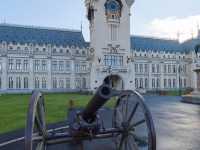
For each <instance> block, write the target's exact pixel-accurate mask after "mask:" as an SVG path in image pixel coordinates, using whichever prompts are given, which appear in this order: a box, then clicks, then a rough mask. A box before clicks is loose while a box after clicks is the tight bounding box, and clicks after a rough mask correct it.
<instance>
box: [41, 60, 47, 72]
mask: <svg viewBox="0 0 200 150" xmlns="http://www.w3.org/2000/svg"><path fill="white" fill-rule="evenodd" d="M46 70H47V61H46V60H42V71H46Z"/></svg>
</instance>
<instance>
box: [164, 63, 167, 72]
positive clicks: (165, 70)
mask: <svg viewBox="0 0 200 150" xmlns="http://www.w3.org/2000/svg"><path fill="white" fill-rule="evenodd" d="M164 73H167V65H166V64H164Z"/></svg>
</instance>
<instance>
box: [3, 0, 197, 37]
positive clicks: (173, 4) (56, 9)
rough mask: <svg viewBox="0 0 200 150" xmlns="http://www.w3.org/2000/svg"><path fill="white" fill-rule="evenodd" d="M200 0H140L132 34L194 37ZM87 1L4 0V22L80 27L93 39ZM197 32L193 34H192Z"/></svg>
mask: <svg viewBox="0 0 200 150" xmlns="http://www.w3.org/2000/svg"><path fill="white" fill-rule="evenodd" d="M199 6H200V0H136V2H135V4H134V6H133V7H132V9H131V13H132V16H131V33H132V34H136V35H145V36H157V37H164V38H173V39H175V38H177V33H179V34H178V35H180V38H181V40H185V39H187V38H191V36H192V35H193V36H196V34H197V24H198V23H199V24H200V9H199ZM85 16H86V15H85V7H84V0H3V1H1V5H0V22H6V23H13V24H22V25H36V26H46V27H58V28H69V29H80V26H81V22H82V23H83V33H84V36H85V38H86V39H87V40H88V39H89V36H88V35H89V34H88V22H87V19H86V17H85ZM192 33H193V34H192Z"/></svg>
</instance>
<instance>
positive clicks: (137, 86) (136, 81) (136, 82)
mask: <svg viewBox="0 0 200 150" xmlns="http://www.w3.org/2000/svg"><path fill="white" fill-rule="evenodd" d="M135 87H136V88H139V85H138V79H137V78H136V79H135Z"/></svg>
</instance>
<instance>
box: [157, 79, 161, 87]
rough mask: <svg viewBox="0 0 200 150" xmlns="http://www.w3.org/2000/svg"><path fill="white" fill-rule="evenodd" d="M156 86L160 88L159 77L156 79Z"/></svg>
mask: <svg viewBox="0 0 200 150" xmlns="http://www.w3.org/2000/svg"><path fill="white" fill-rule="evenodd" d="M156 87H157V88H160V79H159V78H157V80H156Z"/></svg>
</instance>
